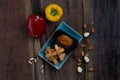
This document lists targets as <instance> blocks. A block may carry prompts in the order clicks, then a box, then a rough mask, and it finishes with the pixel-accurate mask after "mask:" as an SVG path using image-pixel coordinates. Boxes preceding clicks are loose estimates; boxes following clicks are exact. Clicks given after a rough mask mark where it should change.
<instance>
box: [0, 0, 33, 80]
mask: <svg viewBox="0 0 120 80" xmlns="http://www.w3.org/2000/svg"><path fill="white" fill-rule="evenodd" d="M29 5H30V4H29V1H28V0H26V1H24V0H17V1H16V0H11V1H7V0H0V10H1V11H0V80H33V79H34V74H33V66H30V64H28V62H27V60H28V59H29V57H30V56H32V54H30V53H29V51H30V50H29V47H30V46H29V45H30V44H29V41H28V34H27V31H26V17H27V16H28V13H27V12H29ZM29 13H30V12H29ZM30 52H31V51H30Z"/></svg>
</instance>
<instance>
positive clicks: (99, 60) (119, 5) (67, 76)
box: [0, 0, 120, 80]
mask: <svg viewBox="0 0 120 80" xmlns="http://www.w3.org/2000/svg"><path fill="white" fill-rule="evenodd" d="M51 3H57V4H59V5H61V6H62V7H63V10H64V15H63V17H62V18H61V20H60V21H58V22H49V21H47V31H46V33H45V34H44V36H42V37H41V38H31V37H30V36H29V34H28V32H27V29H26V21H27V18H28V16H29V15H30V14H34V13H35V14H40V15H42V16H44V15H45V14H44V8H45V7H46V6H47V5H48V4H51ZM119 15H120V1H119V0H84V4H83V1H82V0H0V80H120V51H119V50H120V16H119ZM61 21H64V22H66V23H67V24H68V25H70V26H71V27H72V28H73V29H75V30H76V31H77V32H79V33H82V32H84V29H83V28H82V27H83V25H84V24H85V23H86V24H87V25H89V23H90V22H91V21H94V27H95V34H93V35H92V36H91V37H90V38H89V39H90V40H91V45H93V46H94V50H92V51H87V49H86V48H85V49H82V48H80V44H82V43H85V40H83V41H82V42H81V43H80V44H79V45H78V47H77V48H76V49H75V50H74V51H73V53H72V55H71V56H70V57H69V59H68V60H67V61H66V63H65V64H64V65H63V66H62V68H61V69H60V70H56V69H55V68H53V67H52V66H50V65H49V64H48V63H46V62H45V61H43V60H42V59H41V58H39V60H38V62H37V63H34V64H32V65H31V64H29V63H28V59H29V58H31V57H37V54H38V51H39V50H40V49H41V47H42V46H43V45H44V43H45V42H46V41H47V40H48V38H49V37H50V36H51V34H52V33H53V32H54V30H55V29H56V27H57V26H58V24H59V23H60V22H61ZM83 50H85V51H86V53H89V54H90V56H89V58H90V63H88V64H86V63H83V64H82V66H81V67H82V68H83V72H82V73H81V74H79V73H78V72H77V71H76V68H77V61H76V58H77V57H79V58H81V51H83ZM41 65H44V66H45V67H44V70H45V71H44V73H43V74H42V73H41V70H40V66H41ZM90 67H93V68H94V70H93V71H92V72H88V68H90Z"/></svg>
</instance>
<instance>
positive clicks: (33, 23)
mask: <svg viewBox="0 0 120 80" xmlns="http://www.w3.org/2000/svg"><path fill="white" fill-rule="evenodd" d="M27 29H28V32H29V34H30V35H31V36H32V37H41V36H42V35H43V34H44V33H45V32H46V21H45V19H44V18H43V17H41V16H38V15H30V16H29V18H28V21H27Z"/></svg>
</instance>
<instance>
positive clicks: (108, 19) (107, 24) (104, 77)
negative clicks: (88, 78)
mask: <svg viewBox="0 0 120 80" xmlns="http://www.w3.org/2000/svg"><path fill="white" fill-rule="evenodd" d="M119 5H120V1H119V0H94V20H95V28H96V34H95V35H94V39H93V41H94V46H95V50H94V53H95V54H94V59H95V60H94V66H95V67H96V68H95V73H96V74H95V75H94V79H95V80H96V79H97V80H108V79H109V80H120V77H119V76H120V70H119V69H120V52H119V49H120V27H119V25H120V23H119V22H120V16H119V14H120V6H119Z"/></svg>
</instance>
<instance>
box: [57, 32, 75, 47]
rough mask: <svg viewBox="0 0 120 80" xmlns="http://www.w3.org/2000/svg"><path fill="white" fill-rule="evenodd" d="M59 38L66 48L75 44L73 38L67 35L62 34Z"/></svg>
mask: <svg viewBox="0 0 120 80" xmlns="http://www.w3.org/2000/svg"><path fill="white" fill-rule="evenodd" d="M57 39H58V41H59V43H60V44H61V45H63V46H64V47H66V48H68V47H70V46H72V45H73V39H72V38H70V37H69V36H67V35H64V34H62V35H60V36H58V38H57Z"/></svg>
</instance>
